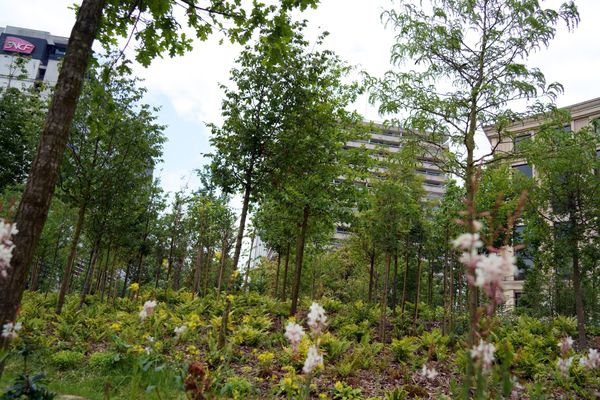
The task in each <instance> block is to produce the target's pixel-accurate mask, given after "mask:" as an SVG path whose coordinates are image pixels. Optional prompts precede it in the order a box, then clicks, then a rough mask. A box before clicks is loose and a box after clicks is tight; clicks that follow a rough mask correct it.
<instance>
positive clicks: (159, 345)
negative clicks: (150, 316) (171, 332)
mask: <svg viewBox="0 0 600 400" xmlns="http://www.w3.org/2000/svg"><path fill="white" fill-rule="evenodd" d="M154 348H155V349H156V350H157V351H160V349H162V342H160V341H158V342H156V343H154Z"/></svg>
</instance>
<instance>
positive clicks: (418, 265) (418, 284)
mask: <svg viewBox="0 0 600 400" xmlns="http://www.w3.org/2000/svg"><path fill="white" fill-rule="evenodd" d="M422 250H423V244H422V243H419V248H418V250H417V294H416V295H415V315H414V317H413V326H414V327H415V328H416V325H417V318H418V317H419V301H420V296H421V274H422V272H423V271H422V270H421V269H422V266H423V263H422V261H421V251H422Z"/></svg>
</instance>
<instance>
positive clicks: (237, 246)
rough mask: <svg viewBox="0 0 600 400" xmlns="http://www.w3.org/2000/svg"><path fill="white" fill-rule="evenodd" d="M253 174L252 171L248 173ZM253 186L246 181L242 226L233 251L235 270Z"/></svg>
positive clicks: (241, 216) (241, 217) (239, 228)
mask: <svg viewBox="0 0 600 400" xmlns="http://www.w3.org/2000/svg"><path fill="white" fill-rule="evenodd" d="M247 175H248V176H249V175H251V172H250V173H248V174H247ZM251 191H252V186H251V185H250V182H248V181H247V182H246V185H245V187H244V201H243V203H242V213H241V215H240V226H239V227H238V233H237V237H236V239H235V250H234V252H233V270H234V271H235V270H236V269H237V266H238V262H239V261H240V253H241V251H242V240H243V239H244V229H245V227H246V217H247V215H248V207H249V206H250V193H251Z"/></svg>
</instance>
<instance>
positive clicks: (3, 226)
mask: <svg viewBox="0 0 600 400" xmlns="http://www.w3.org/2000/svg"><path fill="white" fill-rule="evenodd" d="M17 233H19V231H18V230H17V224H10V223H6V222H5V221H4V220H3V219H2V218H0V278H6V277H7V276H8V269H9V268H10V261H11V260H12V252H13V250H14V248H15V245H14V244H13V242H12V236H13V235H16V234H17Z"/></svg>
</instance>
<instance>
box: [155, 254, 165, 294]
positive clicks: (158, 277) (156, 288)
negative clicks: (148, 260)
mask: <svg viewBox="0 0 600 400" xmlns="http://www.w3.org/2000/svg"><path fill="white" fill-rule="evenodd" d="M157 261H158V263H157V265H156V275H155V276H156V278H155V279H154V290H158V282H160V272H161V271H162V265H163V258H162V254H161V256H160V257H157Z"/></svg>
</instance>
